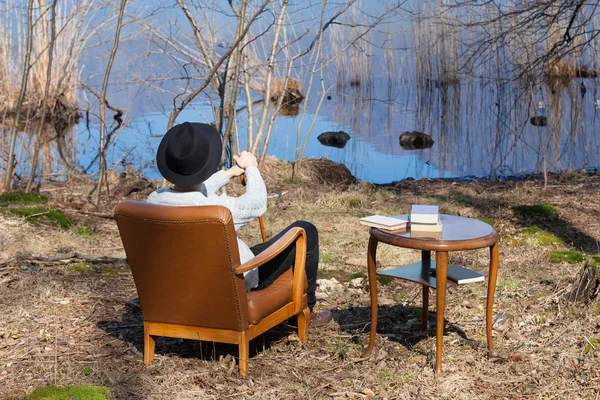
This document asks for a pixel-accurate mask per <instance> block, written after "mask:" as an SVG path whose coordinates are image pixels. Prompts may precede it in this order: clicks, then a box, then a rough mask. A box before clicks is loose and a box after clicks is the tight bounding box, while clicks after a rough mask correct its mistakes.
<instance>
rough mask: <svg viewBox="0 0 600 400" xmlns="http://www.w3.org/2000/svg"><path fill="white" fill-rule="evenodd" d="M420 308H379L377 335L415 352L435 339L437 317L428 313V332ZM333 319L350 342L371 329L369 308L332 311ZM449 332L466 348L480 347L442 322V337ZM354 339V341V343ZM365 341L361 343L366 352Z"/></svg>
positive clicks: (462, 332) (400, 306) (464, 334)
mask: <svg viewBox="0 0 600 400" xmlns="http://www.w3.org/2000/svg"><path fill="white" fill-rule="evenodd" d="M421 313H422V309H421V307H415V306H404V305H402V304H398V305H394V306H380V307H379V311H378V316H377V335H378V336H383V337H385V338H387V340H390V341H393V342H397V343H400V344H401V345H403V346H404V347H406V349H408V350H411V351H413V350H416V349H415V346H416V345H417V344H418V343H420V342H421V341H422V340H424V339H426V338H427V337H428V336H429V337H434V338H435V335H436V313H435V311H434V312H431V311H430V312H429V318H428V329H427V332H424V331H422V329H421V327H422V324H421V315H422V314H421ZM334 319H335V321H336V322H337V323H338V324H339V325H340V330H341V331H342V332H346V333H348V334H350V335H353V340H359V339H358V335H359V334H365V333H366V334H368V333H369V332H370V329H371V308H370V307H350V308H347V309H341V310H336V311H334ZM450 332H454V333H456V334H457V335H458V336H459V337H460V338H462V341H463V342H464V343H465V344H469V345H471V347H474V348H475V347H478V346H479V345H480V343H478V342H477V341H475V340H473V339H469V338H468V337H467V335H466V333H465V332H464V331H463V330H462V329H461V328H460V327H458V326H457V325H455V324H453V323H451V322H448V321H447V320H444V335H447V334H448V333H450ZM355 337H356V339H355ZM367 344H368V341H365V342H364V343H363V346H364V348H366V346H367Z"/></svg>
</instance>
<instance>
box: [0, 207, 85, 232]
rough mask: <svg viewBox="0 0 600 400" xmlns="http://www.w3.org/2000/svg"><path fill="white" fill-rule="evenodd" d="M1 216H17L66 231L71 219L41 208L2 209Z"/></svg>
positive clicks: (60, 213) (62, 214)
mask: <svg viewBox="0 0 600 400" xmlns="http://www.w3.org/2000/svg"><path fill="white" fill-rule="evenodd" d="M0 213H1V214H10V215H19V216H22V217H25V218H27V220H28V221H29V222H41V221H48V222H50V223H51V224H54V225H57V226H59V227H61V228H62V229H68V228H69V227H70V226H71V224H72V223H73V222H72V221H71V218H69V217H67V216H66V215H65V213H63V212H62V211H60V210H53V209H49V208H43V207H25V208H2V209H0Z"/></svg>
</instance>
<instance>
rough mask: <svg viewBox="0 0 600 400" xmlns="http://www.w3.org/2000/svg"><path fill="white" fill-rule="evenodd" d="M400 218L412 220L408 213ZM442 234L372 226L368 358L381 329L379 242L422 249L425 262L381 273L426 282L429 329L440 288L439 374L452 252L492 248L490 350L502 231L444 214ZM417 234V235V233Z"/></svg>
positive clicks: (488, 309)
mask: <svg viewBox="0 0 600 400" xmlns="http://www.w3.org/2000/svg"><path fill="white" fill-rule="evenodd" d="M398 217H399V218H404V219H409V218H408V217H409V216H408V215H399V216H398ZM440 220H441V223H442V234H441V237H438V238H427V237H421V236H423V234H419V235H418V236H419V237H411V232H410V230H408V231H406V232H401V233H388V232H384V231H381V230H379V229H376V228H370V229H369V234H370V238H369V251H368V256H367V265H368V270H369V290H370V293H371V334H370V336H369V345H368V347H367V349H366V350H365V353H364V354H363V357H368V356H370V355H371V353H372V351H373V345H374V344H375V334H376V331H377V269H376V261H377V258H376V253H377V245H378V244H379V242H381V243H386V244H389V245H392V246H398V247H404V248H409V249H417V250H421V255H422V257H421V261H419V262H417V263H414V264H411V265H409V266H405V267H401V268H398V269H395V270H389V271H382V272H380V275H385V276H391V277H394V278H399V279H404V280H409V281H412V282H416V283H419V284H421V285H423V319H422V327H423V329H424V330H425V331H426V330H427V318H428V306H429V304H428V303H429V288H430V287H431V288H435V289H436V295H437V296H436V307H437V311H436V317H437V318H436V319H437V325H436V359H435V371H436V375H439V374H441V372H442V339H443V335H444V308H445V307H446V288H447V287H448V286H451V285H453V284H454V283H453V282H450V281H448V252H449V251H463V250H474V249H481V248H484V247H489V248H490V268H489V280H488V291H487V307H486V330H487V342H488V349H490V350H492V349H493V344H492V311H493V305H494V292H495V289H496V278H497V276H498V234H497V233H496V230H495V229H494V228H493V227H492V226H491V225H489V224H486V223H485V222H482V221H478V220H475V219H471V218H465V217H458V216H453V215H444V214H440ZM414 236H417V234H415V235H414ZM431 251H435V252H436V253H435V261H434V262H432V261H431ZM434 263H435V272H436V274H435V278H434V277H433V276H431V275H430V268H431V267H433V266H434Z"/></svg>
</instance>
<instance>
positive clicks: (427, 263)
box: [421, 250, 431, 333]
mask: <svg viewBox="0 0 600 400" xmlns="http://www.w3.org/2000/svg"><path fill="white" fill-rule="evenodd" d="M430 268H431V251H429V250H422V251H421V276H422V277H424V278H425V279H427V278H428V277H429V269H430ZM428 319H429V286H427V285H423V314H422V318H421V330H422V331H423V332H425V333H427V331H428V329H427V320H428Z"/></svg>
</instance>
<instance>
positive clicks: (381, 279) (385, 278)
mask: <svg viewBox="0 0 600 400" xmlns="http://www.w3.org/2000/svg"><path fill="white" fill-rule="evenodd" d="M393 280H394V278H392V277H391V276H383V275H379V276H378V277H377V282H379V283H381V284H382V285H383V286H386V285H389V284H390V283H392V281H393Z"/></svg>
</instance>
